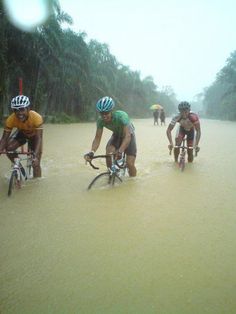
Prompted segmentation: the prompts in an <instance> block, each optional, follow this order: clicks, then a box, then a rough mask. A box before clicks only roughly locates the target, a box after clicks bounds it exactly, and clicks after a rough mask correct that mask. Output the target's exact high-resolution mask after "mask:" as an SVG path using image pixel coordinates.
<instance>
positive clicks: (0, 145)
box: [0, 130, 11, 152]
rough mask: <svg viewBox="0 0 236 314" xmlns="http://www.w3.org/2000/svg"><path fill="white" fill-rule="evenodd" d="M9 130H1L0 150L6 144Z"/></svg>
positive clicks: (0, 150)
mask: <svg viewBox="0 0 236 314" xmlns="http://www.w3.org/2000/svg"><path fill="white" fill-rule="evenodd" d="M10 134H11V132H8V131H5V130H4V131H3V135H2V138H1V140H0V152H2V151H3V150H4V149H5V148H6V146H7V140H8V138H9V136H10Z"/></svg>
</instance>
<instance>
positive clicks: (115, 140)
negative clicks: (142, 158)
mask: <svg viewBox="0 0 236 314" xmlns="http://www.w3.org/2000/svg"><path fill="white" fill-rule="evenodd" d="M122 141H123V138H122V137H119V136H117V135H115V134H112V136H111V138H110V139H109V141H108V143H107V147H108V146H110V145H113V146H115V148H116V149H119V148H120V145H121V143H122ZM125 153H126V155H127V156H134V157H136V154H137V146H136V138H135V134H131V141H130V143H129V146H128V147H127V148H126V150H125Z"/></svg>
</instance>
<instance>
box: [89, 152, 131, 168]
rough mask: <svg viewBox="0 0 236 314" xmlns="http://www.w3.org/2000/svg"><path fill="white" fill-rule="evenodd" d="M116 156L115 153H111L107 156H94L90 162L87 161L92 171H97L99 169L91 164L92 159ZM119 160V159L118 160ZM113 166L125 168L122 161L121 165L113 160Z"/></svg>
mask: <svg viewBox="0 0 236 314" xmlns="http://www.w3.org/2000/svg"><path fill="white" fill-rule="evenodd" d="M115 155H116V154H115V153H111V154H108V155H96V156H93V157H92V158H91V159H90V160H88V163H89V165H90V166H91V167H92V168H93V169H99V167H96V166H94V164H93V163H92V160H93V159H97V158H111V157H114V156H115ZM119 160H120V159H119ZM115 164H116V166H117V167H119V168H120V169H122V168H124V167H125V162H124V161H123V162H122V164H119V163H118V160H115Z"/></svg>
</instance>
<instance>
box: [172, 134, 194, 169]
mask: <svg viewBox="0 0 236 314" xmlns="http://www.w3.org/2000/svg"><path fill="white" fill-rule="evenodd" d="M186 142H187V138H186V137H184V138H183V140H182V143H181V145H175V146H174V148H178V149H180V152H179V157H178V165H179V169H180V171H184V169H185V165H186V153H187V151H188V150H191V149H193V147H192V146H187V145H186ZM170 154H171V151H170ZM195 156H197V152H196V151H195Z"/></svg>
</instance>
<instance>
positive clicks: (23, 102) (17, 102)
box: [11, 95, 30, 109]
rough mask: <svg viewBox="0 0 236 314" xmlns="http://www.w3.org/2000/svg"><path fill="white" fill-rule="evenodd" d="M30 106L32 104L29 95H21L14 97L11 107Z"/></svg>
mask: <svg viewBox="0 0 236 314" xmlns="http://www.w3.org/2000/svg"><path fill="white" fill-rule="evenodd" d="M29 106H30V101H29V98H28V97H27V96H24V95H19V96H16V97H14V98H12V101H11V109H21V108H27V107H29Z"/></svg>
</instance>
